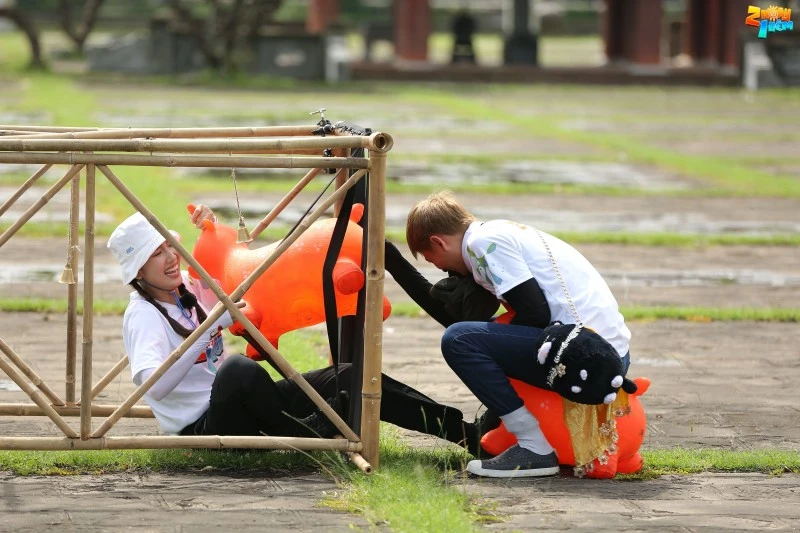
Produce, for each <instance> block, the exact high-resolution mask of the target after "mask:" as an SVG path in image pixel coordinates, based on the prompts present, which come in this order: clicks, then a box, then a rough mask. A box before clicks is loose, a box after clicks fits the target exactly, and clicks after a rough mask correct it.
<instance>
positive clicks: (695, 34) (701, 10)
mask: <svg viewBox="0 0 800 533" xmlns="http://www.w3.org/2000/svg"><path fill="white" fill-rule="evenodd" d="M751 3H753V2H751V1H748V0H688V2H687V6H686V17H685V20H686V29H685V32H684V35H683V37H684V46H683V50H684V52H685V53H686V54H688V55H689V57H691V58H692V59H693V60H694V61H695V62H702V63H707V64H712V65H724V66H730V67H738V66H739V56H740V44H741V32H742V29H743V28H744V19H745V17H747V6H748V5H749V4H751Z"/></svg>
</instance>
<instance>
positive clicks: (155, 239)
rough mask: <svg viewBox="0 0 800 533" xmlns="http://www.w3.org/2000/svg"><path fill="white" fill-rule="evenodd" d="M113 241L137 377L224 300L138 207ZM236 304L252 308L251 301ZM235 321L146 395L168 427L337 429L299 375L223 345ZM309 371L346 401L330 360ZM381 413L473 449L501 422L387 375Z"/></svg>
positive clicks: (346, 369)
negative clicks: (276, 370)
mask: <svg viewBox="0 0 800 533" xmlns="http://www.w3.org/2000/svg"><path fill="white" fill-rule="evenodd" d="M213 218H214V215H213V213H212V212H211V210H210V209H209V208H208V207H207V206H204V205H200V206H198V208H197V209H196V210H195V211H194V213H193V214H192V218H191V219H192V222H193V223H195V225H197V226H198V227H200V226H201V222H202V220H203V219H213ZM108 247H109V248H110V249H111V251H112V252H113V254H114V256H115V257H116V259H117V261H118V262H119V264H120V267H121V270H122V281H123V283H127V284H130V285H131V286H132V287H133V288H134V289H135V291H134V292H132V293H131V297H130V303H129V304H128V307H127V308H126V310H125V316H124V319H123V340H124V343H125V349H126V350H127V352H128V358H129V360H130V366H131V373H132V377H133V382H134V383H135V384H136V385H137V386H138V385H141V384H142V383H143V382H144V381H146V380H147V379H148V378H149V377H150V376H151V375H152V374H153V372H155V370H156V369H157V368H158V367H159V366H160V365H161V364H162V363H163V361H165V360H166V359H167V357H169V355H170V354H171V353H172V352H173V351H174V350H175V349H176V348H177V347H178V346H179V345H180V344H181V343H183V341H184V340H185V339H186V338H187V337H188V336H189V335H190V334H191V333H192V331H193V330H194V329H195V328H196V327H197V326H198V325H199V324H201V323H203V322H204V321H205V320H206V319H207V310H208V309H210V308H211V307H213V306H214V305H215V304H216V303H217V299H216V296H215V295H214V294H213V292H212V291H211V290H210V289H208V288H207V287H206V286H205V285H204V283H203V282H198V281H196V280H193V279H192V278H190V277H189V275H188V274H187V273H186V272H185V271H182V270H181V268H180V267H181V257H180V255H179V254H178V253H177V252H176V251H175V250H173V248H172V247H171V246H170V244H169V243H168V242H166V240H165V239H164V237H163V236H161V234H159V233H158V231H156V229H155V228H154V227H153V226H151V225H150V223H149V222H147V220H146V219H145V218H144V217H143V216H142V215H141V214H140V213H136V214H134V215H132V216H130V217H129V218H127V219H126V220H125V221H124V222H122V223H121V224H120V225H119V226H118V227H117V228H116V229H115V230H114V232H113V233H112V234H111V237H110V238H109V241H108ZM237 305H238V306H239V307H240V308H243V311H246V303H245V302H243V301H241V302H239V303H238V304H237ZM232 324H233V319H232V318H231V316H230V313H229V312H228V311H227V310H226V311H225V312H224V313H223V314H222V315H221V316H220V317H219V318H218V319H217V320H216V321H215V322H214V323H213V324H212V325H211V327H209V329H208V330H207V332H206V333H204V334H203V335H201V336H200V338H199V339H198V340H197V341H196V342H195V343H194V344H193V345H192V346H191V347H190V348H189V349H188V350H186V352H185V353H184V354H183V355H182V356H181V357H180V358H179V359H178V360H177V361H176V362H175V363H174V364H173V365H172V367H170V369H169V370H167V371H166V372H165V373H164V375H162V376H161V378H160V379H159V380H158V381H157V382H156V383H155V384H154V385H153V386H152V388H151V389H150V390H149V391H148V392H147V393H146V394H145V396H144V398H145V401H146V402H147V404H148V405H149V406H150V407H151V409H152V410H153V414H154V415H155V417H156V419H157V420H158V423H159V425H160V427H161V429H162V430H163V431H164V432H165V433H167V434H180V435H262V434H266V435H283V436H322V437H332V436H333V435H334V434H335V433H336V429H335V428H334V427H333V425H332V424H331V423H330V422H329V421H328V420H327V418H326V417H325V416H324V415H323V414H322V413H321V412H319V411H318V410H317V409H315V406H314V405H313V403H312V402H311V401H310V400H309V399H308V398H307V397H306V395H305V394H304V393H303V392H302V391H301V390H300V389H299V387H297V386H296V385H295V384H294V383H292V382H290V381H287V380H280V381H278V382H275V381H273V380H272V378H271V377H270V375H269V374H268V373H267V371H266V370H265V369H264V368H262V367H261V366H260V365H259V364H258V363H256V362H255V361H253V360H251V359H249V358H247V357H244V356H241V355H231V356H229V355H227V354H226V353H225V349H224V346H223V339H222V335H221V330H222V329H223V328H227V327H229V326H231V325H232ZM303 377H304V378H305V379H306V380H307V381H308V383H309V384H310V385H311V386H312V387H313V388H314V389H315V390H316V391H317V392H318V393H319V394H320V395H321V396H322V397H323V398H325V399H326V400H327V401H328V403H329V404H331V405H337V404H338V403H346V402H338V401H337V398H338V395H337V390H336V376H335V372H334V369H333V367H328V368H324V369H320V370H314V371H311V372H307V373H305V374H303ZM338 380H339V385H340V388H342V389H345V390H350V381H351V369H350V365H340V367H339V378H338ZM381 420H384V421H386V422H390V423H393V424H396V425H398V426H401V427H404V428H406V429H412V430H415V431H420V432H423V433H428V434H431V435H435V436H438V437H441V438H444V439H447V440H449V441H451V442H456V443H463V444H466V446H467V448H468V449H469V450H470V452H472V453H477V451H478V450H479V449H480V448H479V440H480V436H481V435H482V433H484V432H486V431H488V430H490V429H493V427H496V426H497V425H498V424H499V421H497V420H495V422H494V423H487V422H485V421H484V422H483V423H481V422H476V423H468V422H464V421H463V415H462V413H461V411H459V410H458V409H455V408H452V407H448V406H445V405H442V404H439V403H437V402H435V401H433V400H432V399H430V398H428V397H427V396H425V395H423V394H422V393H420V392H418V391H416V390H414V389H412V388H411V387H408V386H406V385H404V384H402V383H400V382H397V381H396V380H393V379H391V378H390V377H388V376H385V375H384V376H383V398H382V402H381ZM479 426H484V427H483V428H482V431H480V430H479ZM489 426H491V427H489Z"/></svg>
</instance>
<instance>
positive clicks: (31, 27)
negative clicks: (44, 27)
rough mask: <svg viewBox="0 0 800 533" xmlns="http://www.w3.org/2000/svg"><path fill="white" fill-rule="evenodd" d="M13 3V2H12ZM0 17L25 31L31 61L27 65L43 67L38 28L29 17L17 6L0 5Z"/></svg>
mask: <svg viewBox="0 0 800 533" xmlns="http://www.w3.org/2000/svg"><path fill="white" fill-rule="evenodd" d="M12 5H13V4H12ZM0 18H7V19H9V20H11V22H13V23H14V24H15V25H16V26H17V28H19V29H20V30H22V32H23V33H25V36H26V37H27V38H28V43H29V44H30V47H31V61H30V64H29V66H31V67H34V68H44V67H45V64H44V60H43V59H42V45H41V43H40V42H39V30H38V28H37V27H36V25H35V24H34V23H33V21H32V20H31V19H29V18H28V17H27V16H26V15H25V14H24V13H23V12H22V11H20V10H19V8H16V7H0Z"/></svg>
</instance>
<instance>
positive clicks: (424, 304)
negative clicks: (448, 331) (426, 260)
mask: <svg viewBox="0 0 800 533" xmlns="http://www.w3.org/2000/svg"><path fill="white" fill-rule="evenodd" d="M384 249H385V265H386V270H387V272H389V274H391V275H392V277H393V278H394V280H395V281H396V282H397V284H398V285H400V287H402V288H403V290H404V291H406V294H408V295H409V296H410V297H411V299H412V300H414V302H416V304H417V305H419V306H420V307H421V308H422V309H423V310H424V311H425V312H426V313H428V314H429V315H430V316H431V317H432V318H433V319H434V320H436V321H437V322H438V323H439V324H441V325H442V326H444V327H447V326H449V325H451V324H454V323H455V322H456V320H455V319H454V318H453V317H452V316H451V315H450V313H448V312H447V310H446V309H445V307H444V303H443V302H441V301H439V300H437V299H435V298H434V297H432V296H431V295H430V290H431V287H432V286H433V285H432V284H431V282H430V281H428V280H427V278H426V277H425V276H423V275H422V274H420V272H419V271H418V270H417V269H416V268H414V265H412V264H411V263H409V262H408V260H406V258H405V257H403V254H402V253H400V250H398V249H397V247H396V246H395V245H394V244H392V243H391V242H389V241H388V240H387V241H386V245H385V248H384Z"/></svg>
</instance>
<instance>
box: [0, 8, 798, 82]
mask: <svg viewBox="0 0 800 533" xmlns="http://www.w3.org/2000/svg"><path fill="white" fill-rule="evenodd" d="M753 1H754V0H250V1H248V0H242V1H234V0H229V1H225V0H142V1H138V2H130V1H128V0H84V1H78V0H75V1H69V0H24V1H19V0H17V2H14V0H0V15H3V14H4V11H5V12H6V13H5V14H6V15H7V16H6V18H7V19H9V20H10V21H11V22H14V23H16V24H17V25H18V26H20V28H21V27H22V26H21V25H20V23H19V16H23V17H25V18H26V19H27V20H28V21H32V22H35V24H36V25H37V27H45V28H46V27H62V28H64V29H65V31H66V32H67V33H68V34H69V35H70V36H71V37H72V40H73V41H74V42H75V43H76V47H77V48H78V50H79V51H80V52H85V53H86V57H87V58H88V68H89V69H90V70H93V71H114V72H127V73H142V74H181V73H186V72H193V71H198V70H202V69H212V70H229V71H240V72H252V73H259V74H267V75H272V76H285V77H292V78H297V79H308V80H329V81H337V80H342V79H403V80H455V81H457V80H470V81H480V80H486V81H499V82H502V81H514V82H526V81H527V82H538V81H545V82H546V81H554V82H577V83H626V82H630V83H660V84H702V85H738V84H744V85H746V86H748V87H753V88H754V87H763V86H781V85H796V84H797V83H798V77H800V57H799V56H800V52H798V51H800V46H798V42H800V29H798V30H793V31H787V32H782V33H775V34H771V35H770V36H769V38H767V39H759V38H758V37H757V32H758V29H757V28H753V27H751V26H746V25H745V23H744V21H745V18H746V16H747V13H748V11H747V9H748V5H749V4H751V3H753ZM769 4H770V5H781V6H785V7H790V8H794V10H795V12H794V13H793V17H792V18H795V17H796V14H797V11H796V10H797V0H773V1H772V2H770V3H769ZM3 6H13V7H5V8H4V7H3ZM763 7H767V4H764V6H763ZM8 12H16V13H17V15H18V17H17V18H16V19H15V18H13V17H8ZM0 21H2V18H0ZM8 25H9V23H8V22H6V27H8ZM92 31H93V32H94V33H93V34H92V35H91V36H90V35H89V34H90V33H92ZM90 37H91V38H90Z"/></svg>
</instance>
